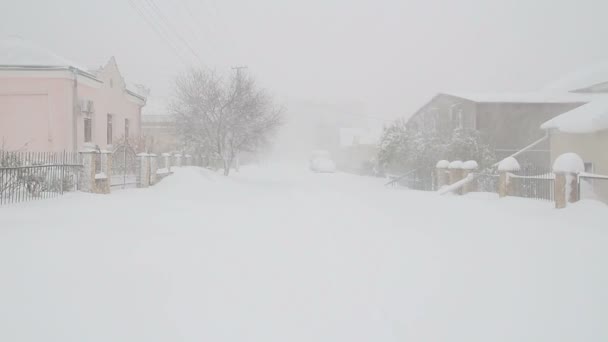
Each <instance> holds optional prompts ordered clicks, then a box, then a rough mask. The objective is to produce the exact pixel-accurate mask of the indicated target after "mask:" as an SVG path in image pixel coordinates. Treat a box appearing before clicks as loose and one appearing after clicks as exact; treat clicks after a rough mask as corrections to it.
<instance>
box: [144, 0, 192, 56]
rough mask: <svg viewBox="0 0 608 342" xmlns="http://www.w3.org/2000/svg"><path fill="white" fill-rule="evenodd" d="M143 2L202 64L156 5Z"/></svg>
mask: <svg viewBox="0 0 608 342" xmlns="http://www.w3.org/2000/svg"><path fill="white" fill-rule="evenodd" d="M145 1H146V2H147V3H148V4H149V5H150V8H151V9H152V11H153V12H155V13H156V15H157V16H158V17H159V18H160V20H161V22H163V23H164V24H165V26H166V27H168V28H169V30H171V31H172V32H173V34H174V35H175V36H176V37H177V39H179V40H180V41H181V42H182V43H183V44H184V46H186V48H187V49H188V50H189V51H190V53H191V54H192V55H193V56H194V57H196V58H197V59H198V60H199V62H200V63H202V62H203V60H202V58H201V56H200V55H199V54H198V52H196V50H195V49H194V48H193V47H192V45H190V43H188V41H187V40H186V39H184V37H183V36H182V35H181V34H180V33H179V31H178V30H177V29H175V28H174V27H173V25H172V24H171V22H170V20H169V19H168V18H167V17H166V16H165V15H164V13H163V12H162V11H161V9H160V8H159V7H158V6H157V5H156V3H155V2H154V0H145Z"/></svg>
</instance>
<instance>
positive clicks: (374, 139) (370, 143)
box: [334, 127, 382, 173]
mask: <svg viewBox="0 0 608 342" xmlns="http://www.w3.org/2000/svg"><path fill="white" fill-rule="evenodd" d="M381 134H382V130H380V129H376V130H374V129H366V128H352V127H351V128H340V129H339V137H340V148H339V149H338V151H337V152H336V153H335V155H334V159H335V162H336V166H337V168H338V169H339V170H341V171H346V172H354V173H369V172H371V171H372V170H371V168H372V167H373V165H375V162H374V160H375V158H376V156H377V155H378V142H379V141H380V136H381Z"/></svg>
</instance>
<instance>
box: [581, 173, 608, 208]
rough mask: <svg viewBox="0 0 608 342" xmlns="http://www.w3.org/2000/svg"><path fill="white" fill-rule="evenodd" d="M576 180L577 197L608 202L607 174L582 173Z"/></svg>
mask: <svg viewBox="0 0 608 342" xmlns="http://www.w3.org/2000/svg"><path fill="white" fill-rule="evenodd" d="M578 180H579V181H578V189H577V190H578V198H580V199H593V200H600V201H604V202H606V203H608V176H605V175H596V174H590V173H583V174H580V175H579V176H578Z"/></svg>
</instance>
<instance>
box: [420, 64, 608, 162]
mask: <svg viewBox="0 0 608 342" xmlns="http://www.w3.org/2000/svg"><path fill="white" fill-rule="evenodd" d="M606 98H608V63H606V64H602V65H599V66H595V67H593V68H589V69H584V70H582V71H579V72H576V73H571V74H568V75H566V76H564V77H562V78H560V79H559V80H557V81H555V82H553V83H551V84H550V85H548V86H546V87H545V88H544V89H542V90H540V91H537V92H527V93H508V92H496V93H462V92H445V93H439V94H437V95H436V96H434V97H433V98H432V99H431V100H430V101H429V102H427V103H426V104H425V105H424V106H422V107H421V108H420V109H419V110H418V111H416V113H414V115H413V116H412V117H410V119H409V120H408V127H409V128H411V129H415V130H430V129H433V130H437V131H439V132H445V133H446V134H448V133H449V132H451V131H453V130H455V129H457V128H469V129H476V130H478V131H479V132H480V133H481V134H482V136H483V137H484V138H486V140H487V141H488V142H489V143H490V144H491V145H492V146H494V148H495V152H496V155H497V157H498V158H504V157H506V156H509V155H511V154H512V153H514V152H517V151H519V150H520V149H522V148H523V147H525V146H527V145H529V144H531V143H533V142H535V141H537V140H539V139H541V138H542V137H543V136H544V135H545V132H543V130H539V129H538V128H539V127H540V125H542V124H543V123H545V122H553V123H555V122H562V121H563V120H569V119H568V118H569V117H570V118H571V117H573V116H578V115H580V114H581V113H582V112H584V111H586V110H584V109H582V108H589V107H587V106H591V107H592V108H593V107H594V105H593V103H595V102H596V101H600V102H602V103H605V101H606ZM578 108H581V110H580V111H576V109H578ZM565 113H573V114H572V115H571V116H570V115H568V116H566V117H565V118H562V119H560V120H557V121H551V120H552V119H554V118H557V117H558V116H560V115H561V114H565ZM549 150H550V144H549V142H548V141H544V142H542V143H539V144H538V145H536V146H535V147H534V148H532V149H530V150H529V151H527V152H525V153H523V154H522V155H520V156H519V157H518V158H519V159H520V160H521V161H523V162H524V163H526V162H530V163H533V164H537V165H541V166H545V167H548V166H549V165H550V162H551V154H550V151H549Z"/></svg>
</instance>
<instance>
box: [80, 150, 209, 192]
mask: <svg viewBox="0 0 608 342" xmlns="http://www.w3.org/2000/svg"><path fill="white" fill-rule="evenodd" d="M136 157H137V172H136V179H137V181H136V186H137V187H138V188H147V187H149V186H152V185H155V184H157V183H158V182H160V181H161V180H162V179H163V178H164V177H166V176H168V175H170V174H172V169H173V168H175V167H181V166H204V165H203V161H204V158H202V157H201V156H199V157H198V158H193V157H192V156H191V155H189V154H186V155H182V154H179V153H176V154H172V153H163V154H161V155H156V154H149V153H139V154H137V155H136ZM80 158H81V160H82V170H81V172H80V177H79V184H78V185H79V189H80V190H81V191H84V192H92V193H98V194H109V193H110V192H111V177H112V174H113V173H112V171H113V170H112V151H104V150H99V149H86V150H83V151H81V152H80Z"/></svg>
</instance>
